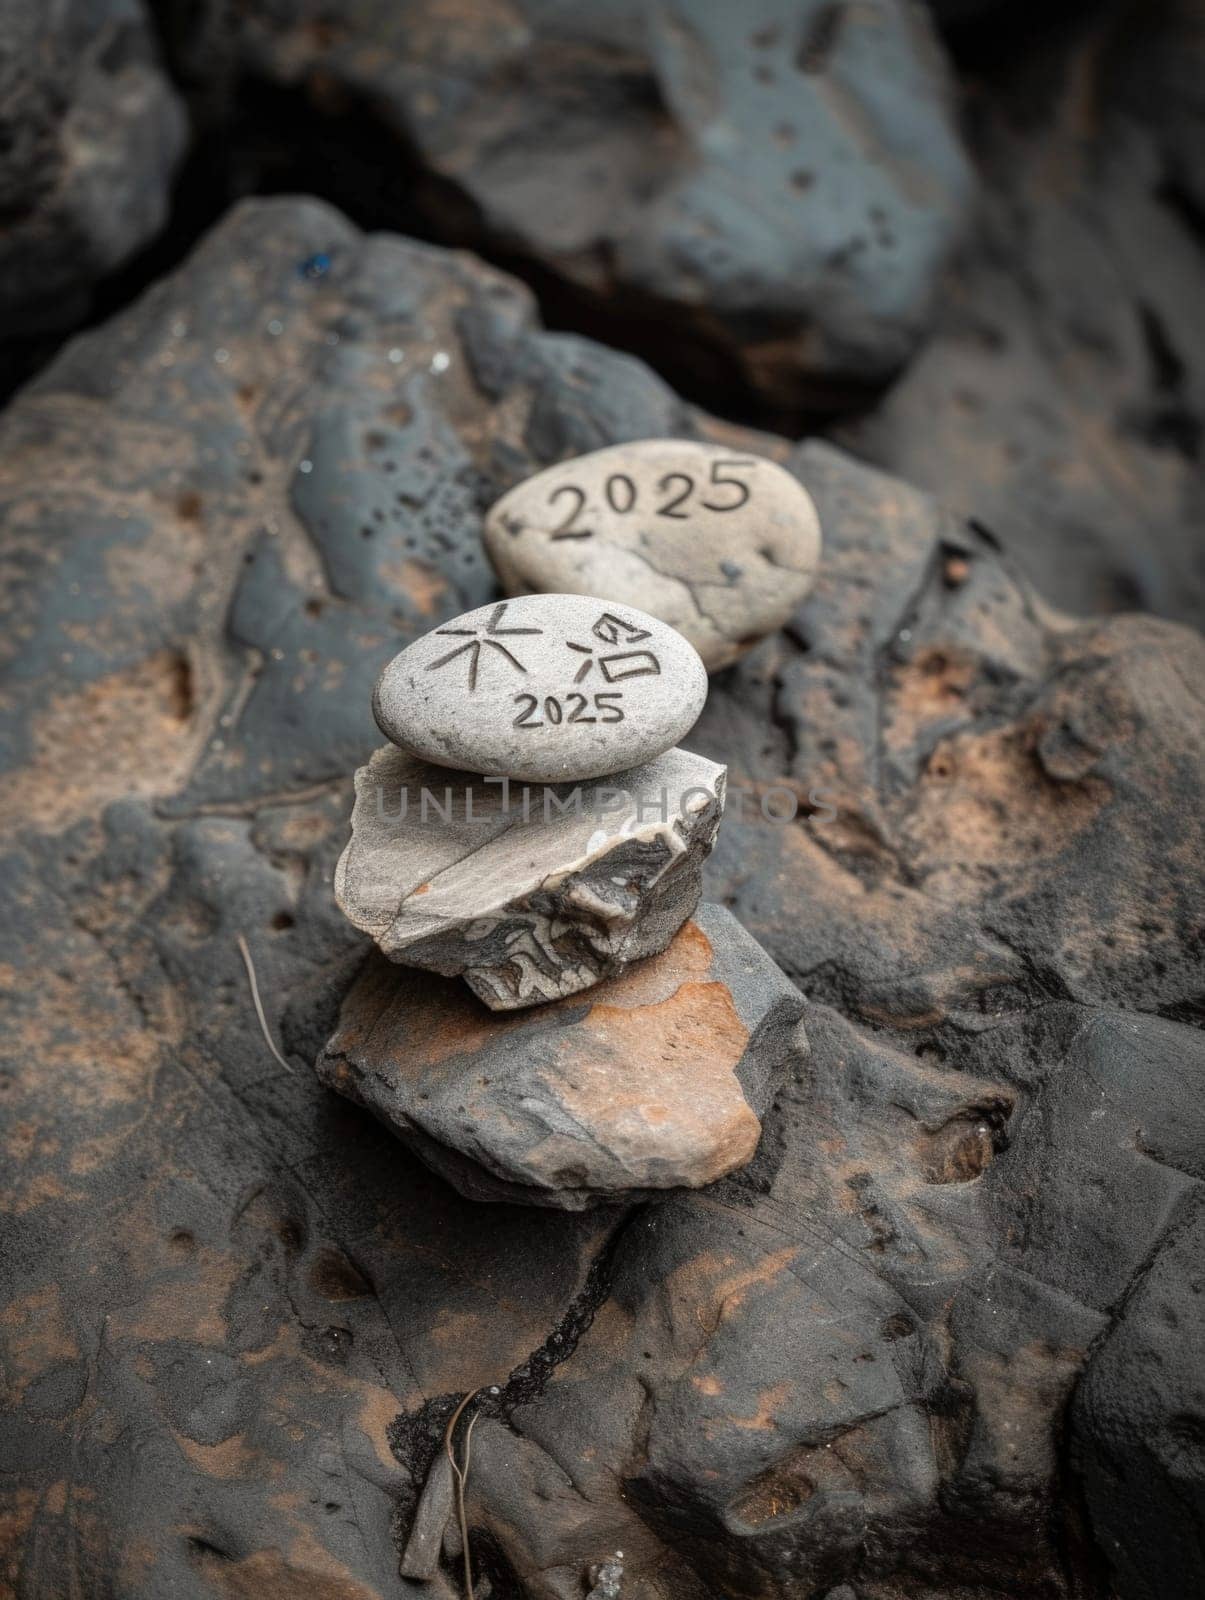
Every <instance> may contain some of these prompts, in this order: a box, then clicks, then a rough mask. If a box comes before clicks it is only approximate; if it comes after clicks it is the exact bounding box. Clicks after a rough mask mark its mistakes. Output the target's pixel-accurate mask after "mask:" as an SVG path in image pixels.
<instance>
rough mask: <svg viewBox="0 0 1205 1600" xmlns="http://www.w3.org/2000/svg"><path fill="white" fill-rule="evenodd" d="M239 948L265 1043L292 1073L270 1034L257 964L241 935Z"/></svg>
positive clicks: (287, 1070)
mask: <svg viewBox="0 0 1205 1600" xmlns="http://www.w3.org/2000/svg"><path fill="white" fill-rule="evenodd" d="M238 947H239V949H240V950H241V951H242V954H243V965H244V966H245V967H246V969H247V977H248V980H249V981H250V984H251V999H252V1001H253V1002H254V1004H255V1015H256V1016H257V1017H258V1018H259V1028H260V1032H261V1033H262V1034H263V1036H264V1043H265V1044H266V1045H267V1047H268V1049H269V1050H271V1052H272V1054H273V1055H274V1056H275V1057H276V1059H277V1061H279V1062H280V1064H281V1066H282V1067H283V1068H284V1069H285V1071H286V1072H292V1071H293V1069H292V1067H291V1066H290V1065H289V1063H288V1062H287V1061H286V1060H285V1058H284V1057H283V1056H282V1055H281V1053H280V1051H279V1050H278V1049H277V1048H276V1043H275V1041H274V1040H273V1038H272V1035H271V1034H270V1033H269V1032H268V1019H267V1017H265V1016H264V1007H263V1002H262V1001H261V1000H260V998H259V984H258V983H256V981H255V963H254V961H252V959H251V952H250V950H248V948H247V941H246V939H244V938H243V936H242V934H241V933H240V934H239V936H238Z"/></svg>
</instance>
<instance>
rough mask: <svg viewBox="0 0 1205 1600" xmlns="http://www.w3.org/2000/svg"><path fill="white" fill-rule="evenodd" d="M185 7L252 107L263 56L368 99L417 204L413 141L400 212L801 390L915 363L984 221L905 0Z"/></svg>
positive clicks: (203, 77) (325, 90)
mask: <svg viewBox="0 0 1205 1600" xmlns="http://www.w3.org/2000/svg"><path fill="white" fill-rule="evenodd" d="M160 9H161V10H162V11H163V12H164V14H165V16H166V17H167V18H168V19H169V23H170V27H171V32H172V34H173V36H174V38H175V41H176V48H177V52H178V55H179V59H180V63H181V67H182V70H183V71H184V72H185V74H186V75H191V76H192V77H194V78H195V79H196V80H198V82H204V83H205V85H206V88H207V90H208V99H209V101H210V103H212V100H213V89H212V78H213V73H214V63H215V62H217V63H222V62H225V63H227V64H228V71H229V90H230V93H229V100H228V105H227V107H226V109H225V113H224V115H225V117H226V118H228V119H232V118H233V117H234V116H235V114H236V112H237V109H238V107H239V105H240V100H239V93H240V85H245V81H246V80H245V78H242V77H241V76H240V74H241V73H251V74H254V76H255V78H256V79H259V80H266V81H267V82H269V83H271V84H274V85H276V86H278V87H287V88H289V89H290V90H293V91H295V92H300V93H302V94H304V96H305V98H306V100H307V102H308V104H309V107H310V109H309V110H308V112H307V117H308V118H309V119H312V118H313V117H314V116H315V115H321V114H322V113H323V112H324V111H334V112H335V115H334V116H333V117H332V118H331V120H330V122H329V123H327V124H326V133H325V138H326V139H327V140H328V141H329V140H338V138H339V136H340V129H339V121H338V111H339V110H340V109H354V110H355V111H357V112H358V113H359V115H360V117H361V118H362V119H366V120H367V122H368V124H369V126H371V128H372V130H373V133H372V139H371V142H372V143H373V144H375V145H377V146H379V145H380V144H381V142H382V141H386V142H387V145H388V147H389V148H390V153H391V156H392V163H391V161H390V159H389V158H385V159H382V157H381V154H380V151H379V149H376V150H372V151H359V152H356V153H353V152H349V155H348V163H347V164H348V165H349V166H351V167H353V169H354V168H355V167H357V166H360V167H362V166H363V165H364V162H365V160H366V159H367V160H368V161H371V162H372V163H373V166H374V168H375V167H376V166H377V165H379V166H380V167H381V169H382V171H381V177H380V180H379V181H378V182H377V183H376V184H375V185H374V186H373V189H372V191H371V193H370V195H369V196H368V197H367V198H368V203H369V204H370V205H371V206H372V207H373V210H374V212H375V214H377V215H379V216H380V219H381V221H382V222H384V223H386V224H389V223H391V222H392V223H393V224H394V225H397V224H398V223H399V222H404V221H405V215H404V214H402V215H401V216H399V217H391V216H390V215H389V209H390V201H389V199H388V198H386V200H385V202H384V204H383V205H382V201H381V198H380V196H381V192H382V191H383V192H384V194H385V195H386V196H387V197H388V196H389V195H390V194H391V190H390V178H389V172H388V168H389V167H390V165H391V164H398V163H400V164H402V166H403V169H404V170H405V169H408V170H409V173H410V178H409V181H408V182H405V183H402V184H400V185H396V184H395V187H396V189H397V194H396V197H395V200H396V208H397V210H398V211H399V212H402V210H403V208H404V207H405V208H410V207H415V208H417V209H418V210H419V211H420V213H421V214H422V216H423V218H424V220H425V222H426V225H427V226H429V227H431V228H433V229H434V230H436V231H437V233H438V235H439V237H441V238H442V239H443V240H444V241H445V242H452V243H466V244H475V245H477V246H479V247H481V246H487V247H488V248H489V249H490V250H491V251H492V252H495V253H496V252H504V253H506V254H509V255H511V256H515V257H523V258H526V259H527V260H528V261H529V262H531V263H534V264H535V265H536V267H537V268H538V269H539V270H540V271H541V272H542V273H543V274H544V275H545V276H547V277H550V278H551V280H552V281H553V282H554V283H555V284H557V285H558V286H559V287H560V288H561V290H562V291H564V290H568V291H569V292H570V293H571V294H572V295H573V296H574V298H575V299H576V300H577V301H578V302H579V303H584V305H585V306H586V307H588V308H589V310H590V311H591V312H592V313H593V314H594V316H595V317H596V318H598V317H599V315H600V314H601V317H602V318H603V319H604V320H605V322H609V323H610V324H612V325H613V326H616V327H622V328H623V329H624V330H625V332H626V334H627V336H628V337H629V338H630V337H631V334H632V330H633V327H634V326H638V327H642V328H643V329H644V330H645V332H646V333H647V335H648V336H649V337H650V338H653V339H655V340H656V341H657V343H658V347H659V348H660V349H661V350H663V352H664V354H665V356H666V357H667V358H668V359H669V360H671V361H673V360H674V358H675V355H676V356H677V358H678V359H679V360H680V361H681V362H682V363H684V364H685V366H686V367H687V368H693V369H694V370H696V371H700V370H701V371H705V372H706V373H707V374H708V375H709V376H710V377H712V378H716V377H720V376H721V375H722V377H723V379H724V380H725V381H727V382H728V383H729V384H730V385H731V383H732V380H733V377H734V376H739V378H740V380H742V381H743V382H744V384H746V385H750V386H753V387H756V388H758V389H760V390H762V391H763V392H764V393H765V394H766V395H767V396H769V397H771V398H772V399H773V401H774V403H775V404H777V405H780V406H781V405H783V404H784V403H789V402H790V401H791V400H793V399H795V400H797V399H799V398H800V397H804V396H806V397H808V398H810V399H815V398H817V397H818V396H821V395H823V396H825V397H830V396H831V395H832V394H833V393H834V392H838V391H840V392H844V391H847V390H848V389H849V388H850V387H851V386H855V387H856V386H861V385H864V384H867V383H875V382H878V381H880V380H882V379H883V378H885V377H886V376H888V375H889V374H891V373H892V372H893V371H894V370H895V369H896V368H897V367H898V366H899V365H900V364H901V363H902V362H903V361H904V360H905V358H906V357H907V356H908V355H909V354H910V353H911V351H912V350H913V349H914V347H915V346H916V344H917V342H918V341H919V339H920V338H921V336H922V335H923V333H924V332H925V329H926V327H927V325H928V322H929V319H930V316H931V312H932V308H933V302H934V299H935V297H936V291H937V286H938V281H939V277H940V273H941V270H942V268H943V266H944V265H945V262H946V259H947V256H948V254H949V251H950V248H951V246H952V245H953V243H954V241H955V239H956V238H957V236H958V234H959V232H960V230H961V228H962V226H963V223H964V219H965V213H966V210H967V206H968V200H969V197H970V190H971V181H970V175H969V170H968V166H967V162H966V159H965V156H964V154H963V151H962V148H961V144H960V141H959V137H958V134H957V132H956V130H955V126H954V121H953V116H952V108H951V103H950V101H951V96H950V85H949V80H948V76H947V72H946V68H945V63H944V60H943V58H942V54H941V49H940V46H939V45H938V43H937V41H936V37H935V35H934V32H933V29H932V27H931V24H930V22H929V19H928V17H927V16H926V14H925V13H924V11H923V9H922V8H921V7H919V6H915V5H909V4H907V3H905V0H880V3H878V4H876V5H874V6H873V7H860V6H844V7H834V6H833V5H831V4H830V3H829V0H759V3H758V4H757V5H756V6H754V7H752V8H750V7H742V6H733V5H731V4H729V3H728V0H692V3H690V4H674V5H664V4H660V3H654V0H592V3H591V4H590V5H582V4H580V3H577V0H470V3H468V4H463V3H458V4H456V5H454V6H444V5H435V6H433V5H431V4H430V3H429V0H401V3H395V4H392V5H387V6H383V5H379V4H375V3H367V0H356V3H353V4H345V5H342V6H340V7H339V8H338V10H337V12H336V13H332V14H324V15H323V17H322V18H321V19H318V18H316V16H315V14H314V12H313V9H312V7H310V6H309V5H307V4H303V3H300V0H286V3H281V4H276V5H274V6H272V7H271V8H264V7H250V8H243V9H240V10H237V11H234V12H231V10H230V9H229V8H228V7H227V6H224V5H222V4H219V3H216V0H207V3H204V4H200V5H196V4H191V3H189V4H185V3H184V0H160ZM242 92H243V93H245V88H244V89H243V90H242ZM217 126H218V128H219V130H220V128H221V121H220V120H219V122H218V124H217ZM218 136H219V137H220V132H219V134H218ZM329 165H330V163H329V158H328V160H327V161H326V162H325V163H324V166H327V167H329ZM337 181H338V180H336V182H337ZM382 213H383V214H382Z"/></svg>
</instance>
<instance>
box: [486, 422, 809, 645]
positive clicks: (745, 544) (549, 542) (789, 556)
mask: <svg viewBox="0 0 1205 1600" xmlns="http://www.w3.org/2000/svg"><path fill="white" fill-rule="evenodd" d="M485 545H486V549H487V550H488V552H489V556H490V560H491V561H492V562H493V564H494V567H495V569H496V571H497V573H498V576H499V578H500V580H501V582H502V586H503V588H504V589H505V590H506V592H507V593H508V594H515V595H517V594H529V593H531V592H533V591H535V592H537V593H539V592H547V591H553V590H555V591H559V592H568V593H576V594H596V595H602V596H604V597H605V598H606V599H608V600H612V601H616V602H619V603H620V604H625V605H626V604H630V603H631V602H633V601H637V600H638V601H639V603H640V605H641V606H642V607H643V608H644V609H645V610H646V611H649V612H652V614H653V615H654V616H657V617H660V618H661V619H662V621H664V622H668V623H669V624H670V625H671V626H672V627H675V628H677V629H678V631H679V632H680V633H682V634H683V635H684V636H685V637H686V638H687V639H689V640H690V642H691V643H692V644H693V645H694V646H695V648H696V649H697V650H698V652H699V654H700V655H701V656H702V658H703V661H704V663H705V664H706V665H707V667H708V668H710V669H715V668H717V667H722V666H725V665H727V663H728V662H730V661H734V660H735V659H736V658H737V656H739V655H741V654H742V653H743V652H744V651H745V650H747V649H749V648H750V646H751V645H754V644H756V643H757V641H758V640H759V639H761V638H763V637H764V636H765V635H766V634H768V633H772V632H774V630H775V629H777V628H780V627H782V625H783V623H784V622H786V621H787V620H788V619H789V618H790V616H791V613H792V612H793V611H794V609H795V607H796V606H797V605H798V604H799V602H800V601H801V600H802V599H803V598H804V597H805V595H807V593H808V591H809V590H810V589H811V587H812V584H813V582H814V581H815V576H816V569H817V566H818V565H819V561H820V521H819V518H818V517H817V515H816V508H815V506H814V505H813V503H812V497H811V495H809V494H808V492H807V490H806V489H805V488H804V487H803V485H802V484H801V483H800V482H799V481H798V479H796V478H794V477H792V476H791V474H790V473H789V472H787V471H786V470H785V469H784V468H782V467H780V466H778V465H777V463H776V462H773V461H767V460H766V459H765V458H764V457H763V456H757V455H753V454H751V453H750V452H748V451H740V450H732V449H729V448H728V447H726V446H722V445H714V444H701V443H698V442H697V441H694V440H690V439H639V440H637V441H635V442H634V443H631V444H617V445H611V446H609V447H608V448H607V449H605V450H595V451H594V452H593V453H592V454H590V455H585V456H578V457H577V458H576V459H575V460H573V461H563V462H560V463H559V464H558V465H557V466H555V467H549V468H547V470H546V471H544V472H539V473H537V474H536V475H535V477H532V478H528V479H527V480H526V481H525V482H524V483H521V484H519V485H517V487H516V488H514V489H511V490H510V492H509V493H508V494H505V495H503V497H502V498H501V500H499V501H498V502H497V503H496V504H495V505H494V506H493V508H492V509H491V511H490V513H489V515H488V517H487V518H486V523H485Z"/></svg>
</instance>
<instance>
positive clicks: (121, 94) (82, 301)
mask: <svg viewBox="0 0 1205 1600" xmlns="http://www.w3.org/2000/svg"><path fill="white" fill-rule="evenodd" d="M184 142H185V118H184V110H183V106H182V104H181V102H180V100H179V99H178V97H177V96H176V94H175V92H174V90H173V89H172V88H171V86H170V83H169V81H168V79H167V78H166V76H165V75H164V72H163V70H162V68H161V66H160V64H159V60H158V56H157V52H156V46H155V37H154V33H153V31H152V28H151V25H150V22H149V19H148V17H147V15H146V12H145V9H144V7H143V5H142V0H59V3H57V4H46V5H29V4H27V3H25V0H5V4H3V5H0V339H7V338H12V337H14V336H17V335H22V336H24V335H28V334H29V333H31V332H32V331H34V330H35V329H36V328H37V327H38V326H44V327H49V328H54V327H60V328H61V327H65V326H69V325H70V324H71V323H72V322H73V321H75V320H77V319H78V318H79V317H80V316H81V314H82V313H83V311H84V310H85V309H86V306H87V301H88V294H89V291H90V290H91V288H92V287H93V285H94V284H95V283H96V282H97V281H98V280H99V279H102V278H103V277H105V276H106V275H107V274H108V273H111V272H112V271H113V270H114V269H115V268H117V267H119V266H121V265H122V264H123V263H124V262H125V261H127V260H128V259H129V258H130V257H131V256H132V255H133V254H134V252H135V251H137V250H138V249H140V248H141V247H142V246H143V245H145V244H147V243H149V242H150V240H151V239H152V238H154V236H155V234H156V233H158V232H159V230H160V228H161V227H162V226H163V224H164V221H165V220H166V216H167V210H168V199H169V192H170V187H171V181H172V175H173V173H174V171H175V168H176V164H177V162H178V161H179V159H180V157H181V155H182V154H183V150H184Z"/></svg>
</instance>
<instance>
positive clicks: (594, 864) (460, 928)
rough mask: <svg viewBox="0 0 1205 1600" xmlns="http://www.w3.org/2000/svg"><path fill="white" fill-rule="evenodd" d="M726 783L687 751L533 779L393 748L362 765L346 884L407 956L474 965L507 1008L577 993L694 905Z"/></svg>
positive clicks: (382, 936) (655, 940) (674, 926)
mask: <svg viewBox="0 0 1205 1600" xmlns="http://www.w3.org/2000/svg"><path fill="white" fill-rule="evenodd" d="M724 782H725V769H724V768H723V767H722V766H719V765H717V764H716V763H715V762H712V761H706V760H704V759H703V758H702V757H700V756H696V755H692V754H691V753H690V752H689V751H686V750H669V751H667V752H666V753H665V754H664V755H661V756H658V757H657V759H656V760H654V761H649V762H645V763H644V764H643V765H642V766H639V767H634V768H632V769H631V770H629V771H627V772H624V773H617V774H615V775H614V776H613V777H610V778H608V779H606V780H605V781H603V782H601V783H583V784H556V785H550V786H547V787H538V788H535V789H529V788H527V787H526V786H523V787H522V788H520V787H518V786H513V787H512V785H511V784H510V783H509V781H508V780H505V779H498V778H494V779H483V778H480V777H476V776H474V775H473V774H471V773H454V772H452V771H450V770H449V769H448V768H446V767H435V766H431V765H429V764H427V763H424V762H422V761H419V760H417V759H416V758H414V757H412V756H409V755H407V754H406V753H405V752H404V751H401V750H397V749H394V748H393V747H392V746H387V747H386V748H384V749H381V750H378V751H377V752H376V754H375V755H374V756H373V757H372V759H371V761H370V762H369V763H368V765H367V766H366V767H362V768H361V769H360V770H359V771H358V772H357V773H356V804H355V810H354V811H353V814H352V837H351V840H350V842H349V843H348V846H347V848H346V849H345V850H344V852H343V855H342V857H341V858H340V861H339V865H338V867H337V869H336V872H335V898H336V899H337V900H338V902H339V905H340V907H341V908H342V909H343V911H344V913H345V914H346V915H347V917H348V918H349V919H350V920H351V921H352V922H353V923H354V924H355V926H356V927H357V928H359V929H360V930H361V931H362V932H364V933H369V934H371V935H372V937H373V938H374V939H375V940H376V942H377V944H378V945H379V946H380V948H381V950H382V951H383V952H384V954H385V955H386V956H388V957H389V959H390V960H391V961H397V962H401V963H403V964H405V965H407V966H413V967H426V968H429V969H430V970H431V971H433V972H440V973H443V974H444V975H445V976H453V975H455V974H462V975H463V976H464V978H465V980H466V982H467V983H468V984H469V986H470V988H471V989H472V990H473V991H474V993H475V994H477V995H478V996H480V998H481V999H482V1000H484V1001H485V1003H486V1004H487V1005H488V1006H490V1007H491V1008H492V1009H493V1010H496V1011H509V1010H513V1009H515V1008H516V1007H520V1006H530V1005H535V1004H537V1003H539V1002H541V1001H545V1000H553V999H556V998H558V997H561V996H565V995H572V994H576V993H577V992H578V991H579V990H581V989H588V988H589V987H590V986H591V984H595V983H598V982H599V980H600V979H602V978H607V977H611V976H613V975H614V974H616V973H618V972H619V971H620V970H621V969H622V968H623V967H625V966H627V965H628V963H629V962H632V961H636V960H639V959H640V958H641V957H643V956H650V955H653V954H655V953H656V952H657V951H659V950H664V949H665V947H666V945H667V944H668V943H669V941H670V940H671V939H672V938H673V936H674V934H675V933H676V932H677V930H678V928H679V927H681V925H682V923H683V922H684V921H685V920H686V918H687V917H688V916H690V914H691V913H692V912H693V910H694V908H695V906H696V905H697V904H698V901H699V894H700V874H701V871H702V866H703V862H704V860H705V859H706V857H707V855H708V854H709V852H710V850H711V847H712V844H713V843H714V841H715V836H716V832H717V830H718V828H719V823H720V817H721V815H722V813H723V808H724Z"/></svg>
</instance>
